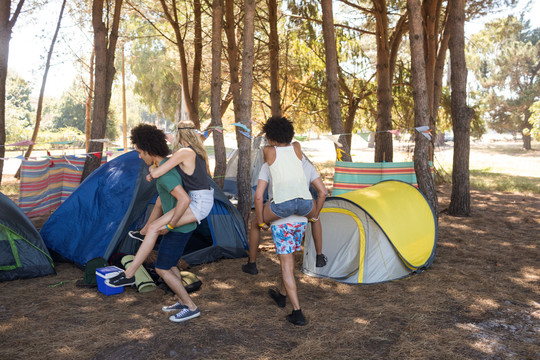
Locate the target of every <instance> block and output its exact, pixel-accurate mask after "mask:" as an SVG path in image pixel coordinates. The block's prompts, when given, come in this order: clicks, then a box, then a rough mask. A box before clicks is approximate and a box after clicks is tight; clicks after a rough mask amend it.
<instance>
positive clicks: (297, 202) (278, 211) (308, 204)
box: [270, 198, 313, 218]
mask: <svg viewBox="0 0 540 360" xmlns="http://www.w3.org/2000/svg"><path fill="white" fill-rule="evenodd" d="M311 209H313V199H309V200H306V199H301V198H296V199H292V200H287V201H285V202H282V203H279V204H275V203H274V202H273V201H272V202H271V203H270V210H272V212H273V213H274V214H275V215H276V216H279V217H280V218H286V217H287V216H291V215H299V216H306V215H307V214H309V212H310V211H311Z"/></svg>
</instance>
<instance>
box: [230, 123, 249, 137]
mask: <svg viewBox="0 0 540 360" xmlns="http://www.w3.org/2000/svg"><path fill="white" fill-rule="evenodd" d="M231 125H234V126H238V127H239V128H242V129H244V130H245V131H246V132H247V133H248V134H249V132H250V130H249V129H248V128H247V126H246V125H244V124H241V123H234V124H231ZM240 133H242V132H241V131H240ZM242 134H244V135H245V133H242Z"/></svg>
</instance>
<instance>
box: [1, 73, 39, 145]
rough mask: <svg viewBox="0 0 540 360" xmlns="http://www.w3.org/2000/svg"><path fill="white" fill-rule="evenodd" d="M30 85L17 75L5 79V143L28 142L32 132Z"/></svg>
mask: <svg viewBox="0 0 540 360" xmlns="http://www.w3.org/2000/svg"><path fill="white" fill-rule="evenodd" d="M31 93H32V88H31V87H30V84H29V83H28V82H27V81H26V80H24V79H23V78H21V77H20V76H18V75H11V73H10V74H9V75H8V77H7V81H6V142H7V143H8V144H9V143H13V142H17V141H22V140H28V139H29V138H31V136H32V132H33V130H34V127H33V121H32V120H31V118H32V112H33V109H32V105H31V102H30V94H31Z"/></svg>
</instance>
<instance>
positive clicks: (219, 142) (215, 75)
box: [210, 0, 227, 188]
mask: <svg viewBox="0 0 540 360" xmlns="http://www.w3.org/2000/svg"><path fill="white" fill-rule="evenodd" d="M222 22H223V2H222V0H213V1H212V88H211V100H210V113H211V117H212V121H211V124H210V125H211V126H212V127H214V128H215V127H223V122H222V121H221V86H222V81H221V50H222V43H221V28H222ZM212 138H213V140H214V156H215V159H216V164H215V168H214V181H215V182H216V184H218V186H219V187H220V188H223V184H224V182H225V172H226V170H227V154H226V151H225V140H224V139H223V132H220V131H217V130H213V131H212Z"/></svg>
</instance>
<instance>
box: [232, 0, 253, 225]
mask: <svg viewBox="0 0 540 360" xmlns="http://www.w3.org/2000/svg"><path fill="white" fill-rule="evenodd" d="M254 36H255V0H244V49H243V53H242V93H241V95H240V104H239V113H238V119H237V120H238V122H240V124H242V125H244V127H245V128H247V129H249V132H250V133H251V99H252V94H253V63H254V55H255V52H254ZM241 131H242V130H241V129H240V127H237V129H236V142H237V144H238V179H237V181H238V211H239V212H240V214H242V217H243V218H244V224H245V225H246V229H247V227H248V221H249V214H250V211H251V204H252V199H251V177H250V176H249V175H250V172H251V138H249V137H247V136H244V135H243V134H242V133H241Z"/></svg>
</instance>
